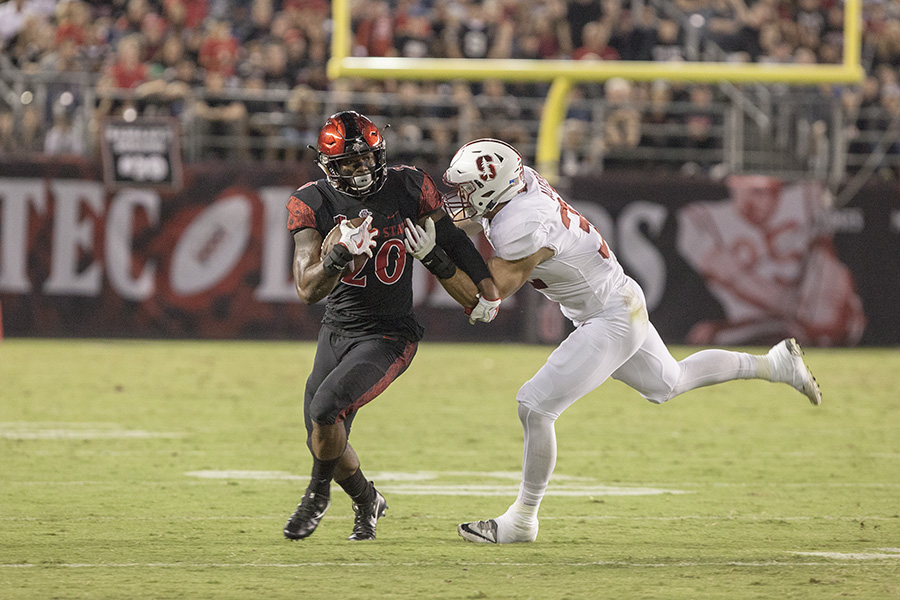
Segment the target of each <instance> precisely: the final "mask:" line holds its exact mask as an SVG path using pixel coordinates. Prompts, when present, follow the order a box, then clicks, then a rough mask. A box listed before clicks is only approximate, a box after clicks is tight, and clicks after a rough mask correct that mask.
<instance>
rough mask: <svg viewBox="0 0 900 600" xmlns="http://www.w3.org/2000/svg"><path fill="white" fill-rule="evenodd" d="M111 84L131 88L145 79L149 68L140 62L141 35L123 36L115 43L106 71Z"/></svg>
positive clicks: (123, 88)
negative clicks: (114, 49)
mask: <svg viewBox="0 0 900 600" xmlns="http://www.w3.org/2000/svg"><path fill="white" fill-rule="evenodd" d="M106 75H107V77H108V78H109V80H110V82H111V84H112V86H113V87H114V88H117V89H120V90H133V89H135V88H137V87H138V86H139V85H140V84H142V83H144V82H145V81H147V77H148V75H149V69H148V67H147V65H146V64H145V63H143V62H141V37H140V35H139V34H132V35H128V36H125V37H123V38H122V39H120V40H119V43H118V44H117V45H116V54H115V57H114V60H113V62H112V63H111V64H110V65H109V67H108V68H107V71H106Z"/></svg>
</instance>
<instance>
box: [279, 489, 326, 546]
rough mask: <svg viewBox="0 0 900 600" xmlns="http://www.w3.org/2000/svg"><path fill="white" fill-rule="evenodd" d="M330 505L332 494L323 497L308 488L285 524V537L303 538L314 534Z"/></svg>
mask: <svg viewBox="0 0 900 600" xmlns="http://www.w3.org/2000/svg"><path fill="white" fill-rule="evenodd" d="M329 506H331V497H330V496H325V497H323V496H322V495H321V494H316V493H314V492H310V491H309V490H307V491H306V493H305V494H303V499H302V500H300V504H298V505H297V510H295V511H294V514H292V515H291V518H290V519H288V522H287V524H286V525H285V526H284V537H286V538H288V539H289V540H302V539H303V538H306V537H309V536H310V535H312V532H313V531H315V530H316V527H318V526H319V521H321V520H322V517H323V516H325V511H327V510H328V507H329Z"/></svg>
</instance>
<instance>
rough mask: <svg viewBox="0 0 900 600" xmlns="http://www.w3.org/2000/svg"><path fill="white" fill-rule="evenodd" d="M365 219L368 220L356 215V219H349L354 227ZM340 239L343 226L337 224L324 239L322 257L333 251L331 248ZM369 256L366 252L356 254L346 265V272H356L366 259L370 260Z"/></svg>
mask: <svg viewBox="0 0 900 600" xmlns="http://www.w3.org/2000/svg"><path fill="white" fill-rule="evenodd" d="M365 220H366V218H365V217H356V218H355V219H349V221H350V224H351V225H353V226H354V227H359V226H360V225H362V222H363V221H365ZM340 239H341V226H340V225H335V226H334V227H333V228H332V229H331V231H329V232H328V235H326V236H325V239H324V240H322V250H321V257H322V258H323V259H324V258H325V256H327V255H328V253H329V252H331V249H332V248H334V245H335V244H337V243H338V241H340ZM368 258H369V257H368V256H366V255H365V254H360V255H357V256H354V257H353V260H351V261H350V262H349V263H347V266H346V267H344V274H347V273H355V272H356V271H358V270H359V269H361V268H362V266H363V265H364V264H366V260H368Z"/></svg>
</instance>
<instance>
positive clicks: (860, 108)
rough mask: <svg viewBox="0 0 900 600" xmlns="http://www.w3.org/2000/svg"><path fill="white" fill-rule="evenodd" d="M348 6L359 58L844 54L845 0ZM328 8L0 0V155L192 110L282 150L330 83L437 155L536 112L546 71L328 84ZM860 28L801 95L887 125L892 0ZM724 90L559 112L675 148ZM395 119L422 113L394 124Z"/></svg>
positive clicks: (894, 69) (201, 0)
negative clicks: (536, 77) (674, 126)
mask: <svg viewBox="0 0 900 600" xmlns="http://www.w3.org/2000/svg"><path fill="white" fill-rule="evenodd" d="M350 6H351V10H352V24H353V25H352V28H353V39H352V54H354V55H356V56H402V57H437V58H440V57H451V58H459V57H465V58H524V59H573V60H604V61H611V60H623V61H634V60H638V61H647V60H654V61H673V60H674V61H682V60H684V61H698V60H713V61H728V62H759V63H804V64H831V63H840V62H841V60H842V51H843V48H842V45H843V33H842V31H843V18H844V17H843V5H842V3H841V1H840V0H531V1H529V2H520V1H519V0H352V1H351V2H350ZM330 10H331V9H330V4H329V2H327V1H326V0H114V1H112V2H95V1H92V0H58V1H57V0H6V1H5V2H3V3H2V4H0V48H2V53H0V74H2V75H4V76H5V77H2V78H0V83H2V84H3V85H4V88H3V90H2V91H4V93H3V94H2V96H0V153H2V152H10V151H16V152H21V151H38V152H46V153H51V154H52V153H72V154H83V153H84V152H86V148H85V142H84V140H85V139H90V136H89V134H90V132H86V131H85V128H87V127H91V124H95V123H96V122H97V120H98V119H97V118H98V117H102V116H105V115H123V114H127V113H128V112H129V111H131V114H132V115H171V116H176V117H183V116H184V115H186V114H190V115H191V117H192V120H194V119H196V120H198V122H201V123H205V125H204V126H205V127H206V131H207V133H211V134H213V135H223V136H231V137H234V136H237V137H238V138H240V137H241V136H249V137H248V139H249V138H252V136H254V135H257V136H269V137H271V134H272V133H273V132H276V133H278V134H281V135H282V137H284V138H285V139H286V140H287V141H288V143H287V144H285V145H284V146H283V147H281V148H277V149H276V148H269V149H262V150H259V149H258V148H255V147H254V146H251V145H250V144H248V145H246V146H242V145H241V144H237V145H235V146H234V147H232V148H230V149H229V150H228V152H230V153H236V154H237V155H238V156H246V155H248V154H250V153H253V154H255V155H257V156H261V157H262V158H272V157H274V156H275V155H276V154H277V157H279V158H294V157H295V155H296V152H291V149H292V148H295V147H302V144H304V143H306V142H307V141H308V139H309V136H310V132H311V131H314V130H316V129H317V127H318V125H319V124H320V122H321V118H322V115H323V114H324V113H323V111H327V110H328V109H329V108H330V107H329V106H326V105H327V104H328V102H327V101H326V99H328V98H333V99H334V101H335V102H338V101H339V100H340V98H341V97H342V96H341V95H342V94H345V95H346V94H359V93H371V94H379V93H380V94H390V96H391V98H392V100H391V101H390V102H387V103H383V104H382V105H379V106H377V107H374V110H376V111H379V114H383V115H384V116H385V117H388V118H394V119H395V120H396V122H397V123H400V126H399V127H400V131H399V133H400V135H407V136H410V137H411V138H420V139H421V138H427V140H428V142H429V143H430V144H431V147H433V148H435V149H436V150H434V152H433V153H432V154H439V153H440V150H441V149H442V148H444V147H445V146H446V147H450V146H452V145H453V144H454V143H455V141H456V140H455V139H453V138H454V134H453V132H454V131H458V123H456V121H459V120H461V119H469V120H470V121H472V122H474V123H480V124H481V126H483V127H487V125H488V124H490V123H515V122H528V121H534V120H537V118H538V117H539V110H540V99H542V98H543V97H545V95H546V91H547V85H546V84H535V83H527V84H524V83H523V84H505V83H503V82H499V81H487V82H481V83H467V82H446V83H444V82H396V81H387V82H376V81H362V80H359V81H357V80H344V81H337V82H330V81H329V80H328V78H327V77H326V73H325V66H326V62H327V59H328V57H329V50H330V46H329V44H330V30H331V21H330ZM863 42H864V51H863V61H864V63H865V67H866V71H867V73H868V77H867V79H866V81H865V82H864V83H863V84H861V85H856V86H817V87H815V88H814V89H811V90H810V93H812V94H814V95H818V96H821V97H822V98H824V99H826V100H829V101H834V102H837V103H840V104H841V105H842V106H843V107H844V109H845V111H846V112H847V114H849V115H851V117H852V118H851V121H852V122H853V124H854V127H859V128H865V127H881V128H882V129H883V128H884V126H885V122H884V121H885V119H887V120H888V121H891V120H892V119H893V116H894V115H898V114H900V77H898V74H900V69H898V68H900V3H898V2H896V1H893V0H881V1H879V0H871V1H870V0H867V1H866V2H865V3H864V26H863ZM11 74H22V75H25V76H28V75H33V76H37V77H42V78H43V81H47V82H50V83H49V84H48V85H47V86H46V88H45V89H46V93H44V94H43V95H41V97H37V95H36V94H34V93H32V92H31V91H29V90H30V88H28V87H27V86H26V88H27V89H26V88H23V89H16V88H15V86H13V85H12V84H11V83H10V82H14V81H16V78H14V77H10V75H11ZM85 82H88V83H89V85H87V86H86V85H85ZM85 90H90V94H89V96H90V97H87V95H86V93H85ZM271 91H277V92H280V94H276V95H272V94H268V95H267V92H271ZM721 93H722V92H721V91H720V90H719V89H718V87H717V86H709V85H676V84H668V83H665V82H662V81H658V82H652V83H632V82H628V81H625V80H622V79H616V80H612V81H609V82H606V83H605V84H596V85H583V86H579V87H578V88H577V89H576V91H575V99H576V102H575V103H574V104H573V111H572V113H570V115H569V117H570V118H569V119H568V121H567V123H568V124H569V125H567V126H568V127H570V128H571V129H572V131H571V134H572V135H573V136H575V135H578V130H579V128H578V127H577V124H578V123H579V121H583V120H591V119H593V117H594V115H590V114H587V111H584V110H582V112H583V113H584V114H579V108H578V106H579V104H578V102H577V100H578V99H584V100H586V101H589V100H595V99H602V100H603V101H604V106H605V107H606V108H605V112H604V114H603V121H604V123H603V127H602V139H600V140H599V141H598V142H597V145H598V148H597V149H596V151H597V152H598V153H602V152H605V151H606V150H608V148H610V147H616V146H624V147H629V146H630V147H637V146H640V145H651V146H653V145H656V146H659V147H661V148H662V147H671V146H672V144H675V146H677V145H678V144H677V143H675V142H674V141H673V140H672V139H671V136H667V133H666V132H667V130H666V128H665V127H664V126H665V125H666V124H667V123H669V122H674V121H678V122H679V123H680V124H681V125H683V126H684V127H685V128H686V130H687V131H688V132H689V135H687V136H681V137H679V139H680V140H681V142H680V143H681V144H682V145H683V144H685V143H688V144H693V145H695V146H696V147H697V148H700V149H702V148H703V147H704V144H712V143H715V135H712V134H711V132H713V131H715V130H716V127H718V126H719V125H721V119H722V115H721V114H719V113H717V112H716V111H715V110H712V109H708V107H710V106H712V105H713V104H714V103H715V101H716V100H717V99H718V98H719V97H720V95H721ZM29 94H31V95H30V96H29ZM284 99H287V101H283V100H284ZM423 99H425V100H426V104H427V100H428V99H432V100H433V103H432V107H431V108H430V109H423V108H422V105H423ZM528 99H535V102H534V103H531V104H529V103H528V101H527V100H528ZM17 103H20V104H21V106H17ZM673 103H674V104H678V103H680V104H682V105H685V106H694V107H695V108H696V110H687V111H685V112H684V114H683V115H682V116H680V117H679V116H678V115H675V116H673V111H671V110H667V107H668V106H669V105H672V104H673ZM580 106H584V104H582V105H580ZM636 106H641V107H643V108H642V109H641V110H637V109H636V108H635V107H636ZM871 107H877V108H878V109H879V112H878V115H880V116H878V117H877V118H878V119H881V121H880V122H878V123H871V122H868V121H867V119H868V120H871V119H873V118H875V117H872V116H871V114H872V112H871V111H868V112H867V111H866V110H864V109H866V108H871ZM338 108H347V107H346V106H341V107H338ZM363 109H365V108H363ZM15 111H19V112H18V113H16V117H21V118H14V115H13V113H14V112H15ZM279 112H284V113H289V114H291V115H292V116H293V117H298V116H299V117H301V118H299V119H298V118H294V119H293V120H292V121H291V124H290V127H289V128H287V129H285V127H284V126H283V124H280V123H279V122H278V120H277V119H273V118H272V115H273V114H277V113H279ZM256 114H260V115H266V118H265V119H254V118H253V117H254V115H256ZM867 115H868V116H867ZM885 115H886V116H885ZM405 116H408V117H415V118H417V119H419V120H420V122H422V123H428V122H433V123H434V126H432V127H426V126H424V125H419V126H416V125H414V124H411V123H409V122H407V123H404V122H403V121H402V119H403V118H404V117H405ZM827 120H828V119H827V116H826V115H824V114H823V115H821V118H818V117H816V116H815V115H813V118H811V119H810V127H811V131H812V132H813V133H815V132H817V131H818V132H819V133H820V134H821V133H822V132H823V130H824V129H825V128H827V126H828V125H827ZM572 124H575V125H574V126H573V125H572ZM404 127H405V128H406V131H404ZM454 128H456V129H454ZM475 133H487V134H489V135H498V136H503V137H507V138H511V139H510V141H511V142H513V143H521V144H526V145H527V144H528V143H529V139H531V138H533V137H534V133H535V132H534V131H532V130H529V129H527V128H525V127H515V126H509V127H505V128H501V129H499V130H497V129H496V128H495V129H494V130H491V131H478V132H475ZM819 137H821V135H820V136H819ZM811 139H816V138H815V136H813V137H812V138H811ZM684 140H688V141H687V142H685V141H684ZM532 142H533V140H532ZM858 143H862V144H865V143H866V142H858ZM587 148H588V150H587V152H588V153H590V143H587ZM260 153H261V154H260Z"/></svg>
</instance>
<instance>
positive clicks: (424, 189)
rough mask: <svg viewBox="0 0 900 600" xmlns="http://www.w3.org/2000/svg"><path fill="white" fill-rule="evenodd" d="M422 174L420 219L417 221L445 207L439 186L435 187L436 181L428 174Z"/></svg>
mask: <svg viewBox="0 0 900 600" xmlns="http://www.w3.org/2000/svg"><path fill="white" fill-rule="evenodd" d="M420 172H421V173H422V175H423V176H424V177H423V179H422V185H421V187H420V188H419V205H418V209H417V210H418V218H417V219H416V220H418V219H421V218H422V217H425V216H427V215H430V214H431V213H433V212H434V211H436V210H437V209H439V208H442V207H443V206H444V201H443V200H442V199H441V193H440V192H439V191H438V189H437V186H436V185H434V180H433V179H432V178H431V176H429V175H428V173H426V172H424V171H420Z"/></svg>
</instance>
